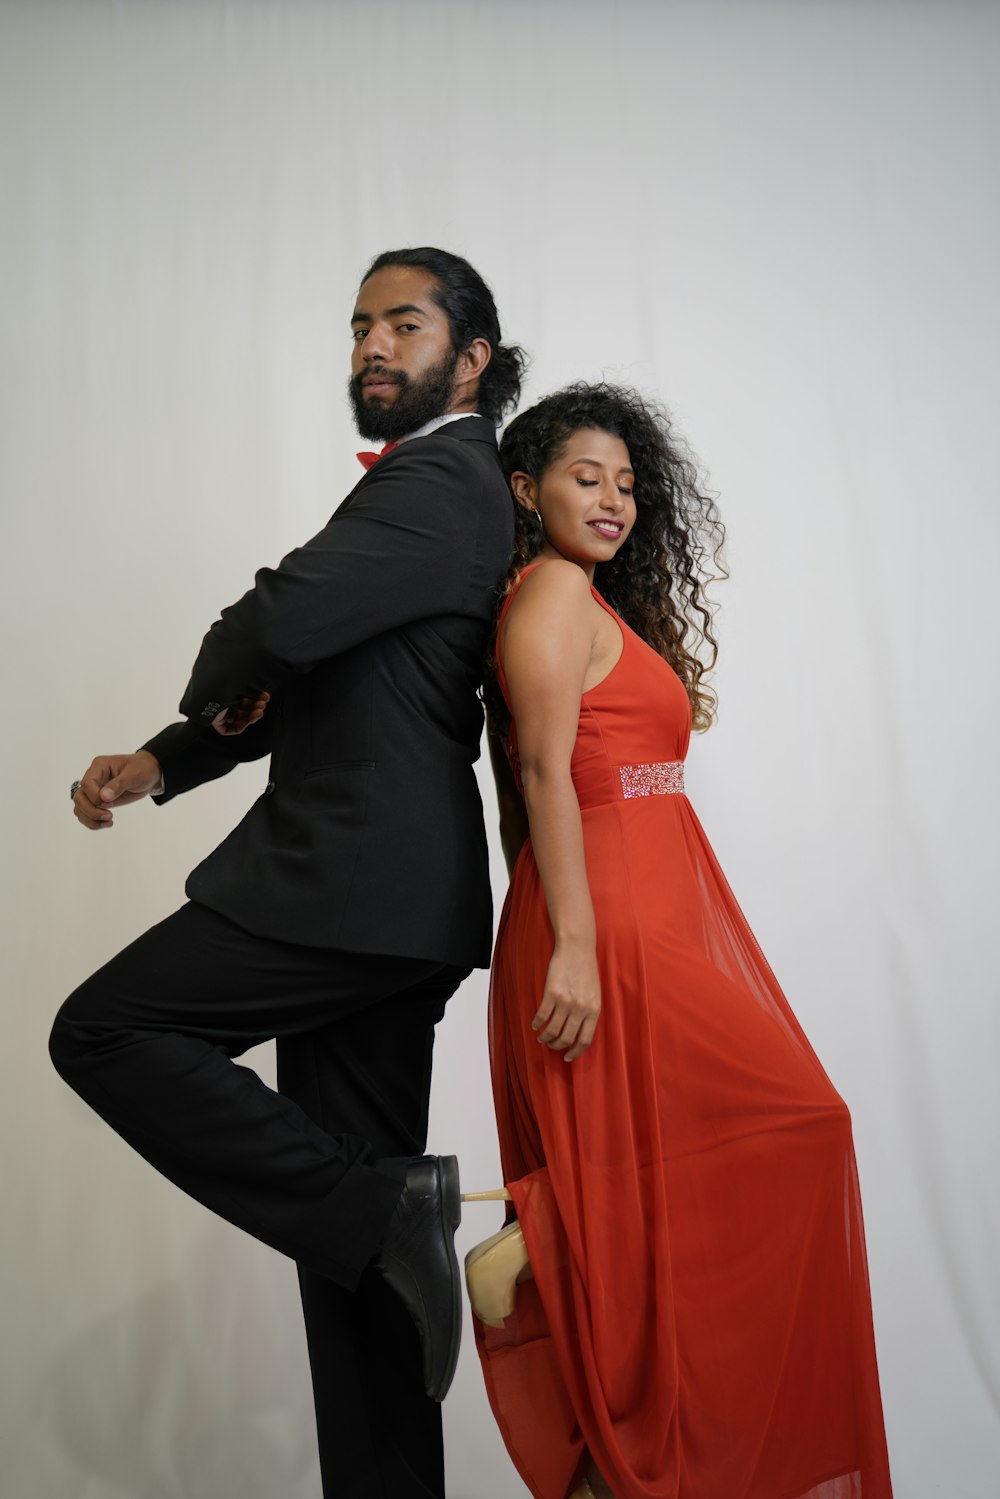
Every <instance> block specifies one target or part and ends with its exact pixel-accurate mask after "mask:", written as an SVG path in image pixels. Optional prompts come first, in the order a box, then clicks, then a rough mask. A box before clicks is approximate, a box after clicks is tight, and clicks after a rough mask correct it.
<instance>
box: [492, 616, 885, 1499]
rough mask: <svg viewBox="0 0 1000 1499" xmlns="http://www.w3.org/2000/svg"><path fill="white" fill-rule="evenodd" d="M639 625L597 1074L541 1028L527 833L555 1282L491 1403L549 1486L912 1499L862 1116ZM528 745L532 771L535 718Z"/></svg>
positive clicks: (613, 747)
mask: <svg viewBox="0 0 1000 1499" xmlns="http://www.w3.org/2000/svg"><path fill="white" fill-rule="evenodd" d="M594 596H595V598H597V600H598V602H599V603H601V604H602V605H603V607H604V608H605V609H608V612H609V613H611V614H612V615H613V617H614V618H615V619H616V620H618V616H617V615H614V612H613V611H612V610H610V609H609V608H608V605H607V604H604V601H603V600H602V599H601V598H600V595H599V594H597V593H596V592H595V595H594ZM508 607H509V604H508ZM618 623H619V625H620V627H621V630H622V635H623V639H624V646H623V652H622V656H621V658H620V660H619V662H618V664H617V665H616V666H615V667H614V669H613V670H612V672H611V673H610V675H609V676H607V677H606V678H605V679H604V680H603V681H602V682H600V683H599V684H598V685H597V686H596V687H594V688H592V689H591V690H590V691H588V692H586V693H584V696H583V702H582V704H581V710H580V725H579V731H578V734H577V739H576V746H575V750H574V754H573V760H572V773H573V780H574V783H575V786H576V791H577V795H578V797H579V801H580V809H581V815H582V818H583V828H584V839H585V848H586V859H587V872H588V878H589V881H590V888H591V891H592V894H593V900H594V909H595V913H596V918H597V929H598V958H599V964H600V971H601V984H602V1012H601V1017H600V1022H599V1025H598V1030H597V1035H596V1038H595V1040H594V1043H593V1044H592V1046H591V1047H590V1048H589V1050H588V1051H587V1052H586V1053H585V1054H584V1055H583V1056H582V1057H581V1058H579V1060H577V1061H575V1062H572V1063H570V1064H566V1063H565V1062H564V1061H563V1060H562V1058H561V1056H560V1055H558V1054H557V1053H555V1052H552V1051H550V1050H549V1048H548V1047H544V1046H541V1045H539V1044H538V1042H537V1040H536V1039H535V1037H534V1035H533V1033H532V1031H531V1029H530V1022H531V1019H532V1016H533V1015H534V1012H535V1010H536V1008H537V1005H538V1001H539V998H540V997H541V993H542V989H543V986H544V981H545V973H546V968H547V966H548V961H549V957H550V956H551V951H552V931H551V927H550V925H549V921H548V916H547V913H546V908H545V899H544V895H543V892H542V888H541V884H540V881H539V876H538V870H537V867H536V865H535V861H534V857H533V855H532V850H531V845H530V843H528V844H527V845H526V846H525V848H524V849H523V850H522V852H521V855H520V858H519V860H518V863H517V865H516V867H515V870H514V874H513V879H512V881H511V887H510V891H509V893H508V897H507V901H506V905H505V907H504V912H503V916H502V919H501V924H500V931H499V935H498V938H497V946H496V952H495V956H494V964H493V975H492V986H491V1000H490V1048H491V1060H492V1068H493V1086H494V1095H495V1103H496V1112H497V1122H498V1127H499V1133H500V1144H501V1157H502V1163H503V1173H504V1180H505V1182H506V1183H507V1185H508V1186H509V1187H510V1189H511V1192H512V1196H513V1204H512V1207H513V1210H514V1211H515V1212H516V1215H517V1217H518V1218H519V1219H520V1222H521V1225H522V1228H523V1232H524V1237H525V1241H526V1243H527V1246H528V1252H529V1255H530V1258H531V1264H532V1268H533V1272H534V1280H533V1281H529V1282H527V1283H526V1284H524V1285H522V1286H520V1287H519V1288H518V1292H517V1303H516V1308H515V1312H514V1314H513V1316H512V1317H510V1318H508V1319H507V1322H506V1325H505V1327H504V1328H503V1330H502V1331H500V1330H494V1329H491V1328H487V1327H484V1326H483V1325H482V1324H481V1323H479V1322H476V1324H475V1325H476V1340H477V1345H478V1349H479V1353H480V1357H481V1360H482V1366H483V1371H484V1374H485V1378H486V1384H487V1389H488V1392H489V1398H490V1402H491V1405H492V1407H493V1412H494V1415H495V1416H496V1419H497V1422H498V1423H499V1426H500V1430H501V1432H502V1434H503V1438H504V1441H505V1443H506V1445H507V1448H508V1451H509V1452H510V1455H511V1458H512V1459H513V1461H514V1464H515V1465H516V1467H517V1469H518V1471H519V1473H520V1475H521V1477H522V1478H523V1479H524V1482H525V1483H526V1484H527V1486H528V1488H529V1490H530V1491H531V1493H532V1494H533V1495H534V1496H535V1499H565V1496H566V1494H567V1493H568V1492H569V1491H570V1489H571V1488H572V1486H573V1484H574V1482H575V1481H576V1480H577V1479H578V1477H579V1475H580V1473H581V1471H582V1467H583V1464H584V1462H585V1460H586V1454H588V1453H589V1454H590V1455H591V1456H592V1457H593V1459H594V1461H595V1462H596V1464H597V1466H598V1468H599V1469H600V1471H601V1473H602V1474H603V1475H604V1477H605V1478H606V1479H607V1481H608V1482H609V1483H610V1485H611V1487H612V1489H613V1490H614V1493H615V1495H616V1496H617V1499H889V1496H890V1495H891V1493H892V1489H891V1484H890V1479H889V1467H888V1458H887V1454H886V1445H885V1436H884V1431H883V1424H882V1408H881V1401H880V1396H879V1384H878V1373H877V1369H876V1363H875V1346H874V1338H873V1333H872V1318H871V1303H870V1296H869V1287H868V1275H867V1268H866V1260H865V1247H864V1235H863V1228H862V1219H861V1201H860V1197H859V1193H858V1181H857V1171H856V1166H855V1160H854V1151H853V1146H852V1141H851V1121H850V1116H849V1114H848V1111H847V1108H846V1107H845V1105H844V1103H843V1102H842V1100H841V1099H840V1097H839V1096H838V1094H837V1093H836V1091H835V1089H834V1088H833V1086H832V1084H831V1083H830V1081H829V1079H828V1078H827V1076H826V1074H825V1072H824V1071H823V1068H822V1067H821V1065H820V1063H819V1061H818V1060H817V1058H816V1056H815V1054H814V1052H813V1050H812V1048H811V1047H810V1045H809V1042H808V1041H807V1040H806V1037H805V1035H804V1034H803V1032H802V1029H801V1027H800V1026H799V1024H798V1022H797V1021H796V1019H795V1016H794V1015H793V1014H792V1011H791V1009H790V1007H789V1005H788V1002H787V1000H786V999H785V997H784V995H783V994H782V992H781V990H780V988H779V987H778V984H777V981H776V980H775V978H774V975H773V974H772V972H771V970H770V968H769V967H768V964H767V961H766V959H765V958H764V956H763V954H762V952H761V950H760V948H759V947H758V945H757V943H756V941H755V940H754V937H753V934H752V933H751V931H750V929H749V927H748V925H747V923H746V920H745V918H744V916H743V914H742V912H741V911H740V908H739V906H738V905H737V903H736V900H735V898H734V897H733V894H732V892H731V890H730V889H729V886H728V885H727V883H726V881H725V878H724V876H723V874H722V872H721V870H720V868H719V866H718V864H717V862H716V860H715V857H714V855H713V853H712V850H711V848H710V847H709V844H708V841H707V839H706V837H705V834H704V832H703V830H702V828H701V826H700V824H699V822H698V820H697V818H696V817H695V814H694V812H693V810H692V808H691V806H690V803H689V802H688V800H687V798H686V797H685V796H684V795H683V793H682V792H680V791H678V790H677V789H676V787H677V785H678V775H677V772H676V770H674V771H671V770H670V769H668V767H671V766H676V762H679V761H683V759H684V756H685V753H686V750H687V745H688V737H689V732H690V709H689V704H688V699H687V694H686V692H685V690H684V688H683V686H682V684H681V682H680V681H679V679H678V678H677V677H676V675H675V674H674V673H673V671H672V670H671V669H670V667H669V666H668V665H667V664H666V662H664V661H663V660H662V658H661V657H660V656H658V655H657V654H656V652H655V651H653V650H652V649H651V648H650V647H649V646H647V645H646V644H645V642H643V641H642V640H640V638H639V637H638V636H637V635H635V634H633V633H632V631H630V630H629V629H628V627H627V626H626V625H625V624H624V623H623V622H622V621H621V620H618ZM498 665H499V667H500V680H501V686H502V687H503V689H504V692H505V694H506V682H505V680H504V678H503V670H502V662H499V661H498ZM510 751H511V758H512V763H513V765H514V768H515V772H516V770H517V730H516V725H513V726H512V729H511V741H510ZM623 766H625V767H635V766H647V767H662V768H663V769H661V770H660V771H659V773H655V774H652V775H650V774H648V773H643V774H640V775H639V776H638V777H635V776H632V777H631V779H630V777H629V776H628V775H627V774H626V776H625V777H624V778H623V776H622V773H621V767H623ZM657 788H659V789H657Z"/></svg>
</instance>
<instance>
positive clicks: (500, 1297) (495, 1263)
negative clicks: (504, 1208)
mask: <svg viewBox="0 0 1000 1499" xmlns="http://www.w3.org/2000/svg"><path fill="white" fill-rule="evenodd" d="M462 1201H463V1202H509V1201H510V1193H509V1192H508V1191H507V1188H506V1187H498V1188H497V1190H496V1191H494V1192H465V1193H463V1195H462ZM530 1276H531V1265H530V1264H529V1262H528V1251H527V1248H526V1247H525V1243H524V1234H523V1233H522V1232H521V1225H520V1224H519V1223H518V1222H516V1221H515V1222H514V1223H508V1224H507V1226H506V1227H505V1228H502V1229H501V1230H500V1232H499V1233H495V1234H491V1236H490V1237H489V1238H488V1239H484V1240H483V1242H482V1243H481V1244H476V1245H475V1246H474V1247H473V1248H472V1249H470V1250H469V1252H468V1254H467V1255H466V1256H465V1284H466V1286H467V1287H468V1290H469V1301H470V1302H471V1303H472V1310H473V1312H474V1314H475V1315H476V1316H477V1317H478V1318H479V1320H480V1322H485V1324H486V1326H487V1327H503V1325H504V1320H505V1319H506V1318H507V1317H509V1316H510V1314H511V1312H512V1311H513V1310H514V1297H515V1296H516V1294H517V1287H518V1285H519V1284H520V1282H522V1281H525V1280H528V1279H529V1278H530Z"/></svg>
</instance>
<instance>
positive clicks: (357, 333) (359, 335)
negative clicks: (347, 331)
mask: <svg viewBox="0 0 1000 1499" xmlns="http://www.w3.org/2000/svg"><path fill="white" fill-rule="evenodd" d="M367 331H368V330H367V328H355V329H353V331H352V333H351V342H352V343H356V344H359V343H360V342H361V340H362V339H363V338H364V336H365V334H366V333H367Z"/></svg>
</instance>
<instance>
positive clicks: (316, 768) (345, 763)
mask: <svg viewBox="0 0 1000 1499" xmlns="http://www.w3.org/2000/svg"><path fill="white" fill-rule="evenodd" d="M374 769H375V761H374V760H331V762H330V764H329V765H312V766H310V768H309V769H308V770H304V771H303V772H302V779H303V780H304V781H308V780H310V779H311V778H312V777H313V776H328V775H336V773H337V771H338V770H374Z"/></svg>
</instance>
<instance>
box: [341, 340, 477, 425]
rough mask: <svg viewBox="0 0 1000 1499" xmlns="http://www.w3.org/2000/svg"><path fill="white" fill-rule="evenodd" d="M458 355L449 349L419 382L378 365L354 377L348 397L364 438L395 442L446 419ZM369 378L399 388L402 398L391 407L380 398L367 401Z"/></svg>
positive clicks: (397, 371)
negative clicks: (365, 385) (365, 391)
mask: <svg viewBox="0 0 1000 1499" xmlns="http://www.w3.org/2000/svg"><path fill="white" fill-rule="evenodd" d="M457 366H458V354H457V353H456V352H455V350H454V349H450V350H449V351H448V353H447V354H446V355H445V356H444V358H443V359H442V360H441V361H440V363H439V364H435V365H433V366H432V367H431V368H430V369H429V370H428V371H427V373H426V374H424V375H421V376H420V377H419V378H418V379H416V380H411V379H410V377H409V375H404V374H403V372H402V370H384V369H381V368H379V367H378V366H377V365H375V366H372V367H370V368H369V369H366V370H362V372H361V374H360V375H352V377H351V379H350V380H349V381H348V384H347V394H348V396H349V397H350V400H351V405H352V407H353V408H354V423H355V426H356V427H357V429H358V431H359V432H360V434H361V436H362V437H365V438H367V439H368V440H369V441H370V442H395V441H396V440H397V439H398V438H400V437H407V436H408V435H409V433H411V432H416V430H417V428H418V427H422V426H423V425H424V424H425V422H429V421H433V419H434V417H436V416H444V414H445V412H446V411H447V410H448V407H449V406H450V404H451V395H452V389H453V386H454V383H455V370H456V368H457ZM366 375H380V376H381V377H382V378H383V379H385V380H391V381H392V383H393V384H394V385H395V386H397V387H398V389H399V395H398V396H397V397H396V399H395V401H393V403H392V405H391V406H383V405H382V402H381V401H380V400H379V399H378V397H373V398H372V399H371V400H368V401H366V400H365V399H364V395H363V393H362V390H361V382H362V381H363V380H364V378H365V376H366Z"/></svg>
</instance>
